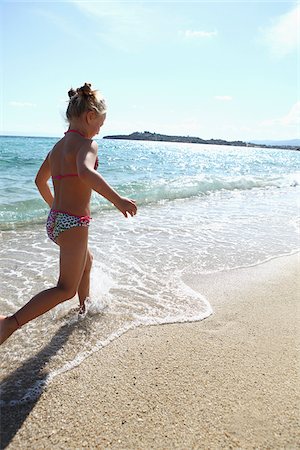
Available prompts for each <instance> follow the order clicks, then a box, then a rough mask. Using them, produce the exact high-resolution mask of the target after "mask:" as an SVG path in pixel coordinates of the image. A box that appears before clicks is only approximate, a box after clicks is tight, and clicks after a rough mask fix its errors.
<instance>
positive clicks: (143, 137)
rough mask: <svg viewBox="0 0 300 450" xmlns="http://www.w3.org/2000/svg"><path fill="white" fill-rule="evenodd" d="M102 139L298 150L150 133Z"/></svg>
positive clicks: (282, 146)
mask: <svg viewBox="0 0 300 450" xmlns="http://www.w3.org/2000/svg"><path fill="white" fill-rule="evenodd" d="M103 139H126V140H132V141H162V142H185V143H188V144H214V145H232V146H238V147H259V148H286V149H290V150H300V147H299V146H292V145H273V144H272V145H267V144H255V143H254V142H243V141H225V140H223V139H208V140H206V139H201V138H199V137H192V136H169V135H167V134H159V133H151V132H150V131H144V132H139V131H135V132H134V133H131V134H128V135H126V134H117V135H114V136H103Z"/></svg>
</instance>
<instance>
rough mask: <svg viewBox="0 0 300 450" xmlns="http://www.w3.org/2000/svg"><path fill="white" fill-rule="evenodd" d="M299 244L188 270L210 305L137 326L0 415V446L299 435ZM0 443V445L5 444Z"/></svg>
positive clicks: (128, 444) (254, 442) (233, 444)
mask: <svg viewBox="0 0 300 450" xmlns="http://www.w3.org/2000/svg"><path fill="white" fill-rule="evenodd" d="M299 260H300V254H299V253H296V254H293V255H290V256H283V257H278V258H275V259H272V260H270V261H268V262H265V263H262V264H260V265H257V266H252V267H247V268H242V269H241V268H240V269H231V270H230V271H227V272H222V273H213V274H206V275H201V276H197V277H195V276H194V275H191V276H186V277H185V278H184V281H185V283H187V285H188V286H189V287H191V288H192V289H194V290H196V291H198V292H200V293H201V294H203V295H205V296H206V298H207V300H208V301H209V303H210V304H211V305H212V308H213V310H214V313H213V314H212V315H211V316H209V317H208V318H207V319H205V320H203V321H200V322H191V323H176V324H166V325H157V326H148V327H138V328H136V329H134V330H131V331H128V332H127V333H125V334H124V335H122V336H121V337H119V338H118V339H116V340H114V341H113V342H111V343H110V344H109V345H108V346H106V347H104V348H103V349H102V350H100V351H98V352H96V353H94V354H93V355H92V356H91V357H89V358H88V359H87V360H85V361H84V362H83V363H82V364H81V365H80V366H78V367H76V368H74V369H73V370H71V371H69V372H66V373H64V374H62V375H59V376H57V377H56V378H55V379H54V380H53V382H52V383H51V384H50V385H49V386H48V387H47V388H46V389H45V391H44V392H43V393H42V395H41V397H40V398H39V399H38V401H37V402H36V403H35V404H31V405H24V406H20V407H18V408H16V409H13V408H11V409H10V410H9V413H10V414H11V415H10V418H8V416H7V415H5V414H4V415H3V419H4V420H2V427H3V430H6V431H5V432H4V434H3V443H5V442H6V444H9V445H8V447H7V448H11V449H17V448H20V449H21V448H22V449H25V448H28V449H29V448H46V449H47V448H48V449H53V448H101V449H102V448H103V449H104V448H105V449H108V448H112V449H127V450H131V449H132V450H133V449H137V448H138V449H151V448H153V449H169V448H172V449H173V448H177V449H187V448H193V449H217V448H218V449H219V448H242V449H251V448H272V449H273V448H274V449H276V448H278V449H279V448H290V449H293V448H297V447H298V446H299V445H300V436H299V432H298V429H299V426H300V413H299V392H297V388H298V386H299V381H300V377H299V374H300V371H299V369H300V364H299V348H300V331H299V329H298V328H299V327H297V323H298V322H299V314H300V308H299V294H300V282H299V279H300V277H299V274H300V266H299ZM3 448H4V447H3Z"/></svg>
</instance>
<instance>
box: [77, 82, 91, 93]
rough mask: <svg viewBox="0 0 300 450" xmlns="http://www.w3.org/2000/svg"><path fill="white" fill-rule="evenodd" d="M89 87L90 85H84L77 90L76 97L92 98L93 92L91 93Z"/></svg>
mask: <svg viewBox="0 0 300 450" xmlns="http://www.w3.org/2000/svg"><path fill="white" fill-rule="evenodd" d="M91 87H92V85H91V83H84V86H82V87H81V88H79V89H77V92H78V95H86V96H93V95H94V92H93V91H92V89H91Z"/></svg>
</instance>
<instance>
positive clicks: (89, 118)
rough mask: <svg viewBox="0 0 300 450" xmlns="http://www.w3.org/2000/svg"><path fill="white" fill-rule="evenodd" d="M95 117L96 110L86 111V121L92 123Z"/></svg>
mask: <svg viewBox="0 0 300 450" xmlns="http://www.w3.org/2000/svg"><path fill="white" fill-rule="evenodd" d="M94 118H95V113H94V111H88V112H87V113H86V121H87V123H88V124H90V123H92V122H93V120H94Z"/></svg>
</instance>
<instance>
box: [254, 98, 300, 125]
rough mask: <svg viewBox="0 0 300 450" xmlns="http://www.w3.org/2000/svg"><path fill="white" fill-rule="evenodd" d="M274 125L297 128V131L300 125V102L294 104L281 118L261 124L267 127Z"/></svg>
mask: <svg viewBox="0 0 300 450" xmlns="http://www.w3.org/2000/svg"><path fill="white" fill-rule="evenodd" d="M274 125H277V126H278V125H280V126H283V127H294V126H297V128H298V131H299V125H300V101H299V102H296V103H295V104H294V105H293V106H292V107H291V109H290V111H289V112H288V113H287V114H286V115H285V116H283V117H280V118H278V119H268V120H264V121H263V122H261V126H263V127H269V126H274Z"/></svg>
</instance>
